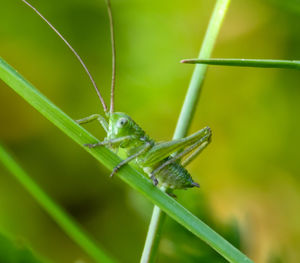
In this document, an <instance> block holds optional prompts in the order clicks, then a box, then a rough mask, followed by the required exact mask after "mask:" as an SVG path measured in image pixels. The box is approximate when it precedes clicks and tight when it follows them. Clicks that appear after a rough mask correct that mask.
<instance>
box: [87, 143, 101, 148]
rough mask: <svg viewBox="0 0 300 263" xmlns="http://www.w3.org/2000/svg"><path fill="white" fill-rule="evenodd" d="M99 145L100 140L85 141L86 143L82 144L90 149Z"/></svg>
mask: <svg viewBox="0 0 300 263" xmlns="http://www.w3.org/2000/svg"><path fill="white" fill-rule="evenodd" d="M100 145H102V143H101V142H98V143H86V144H84V146H86V147H89V148H90V149H92V148H95V147H97V146H100Z"/></svg>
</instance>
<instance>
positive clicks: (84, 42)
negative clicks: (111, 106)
mask: <svg viewBox="0 0 300 263" xmlns="http://www.w3.org/2000/svg"><path fill="white" fill-rule="evenodd" d="M214 2H215V1H207V0H201V1H200V0H198V1H196V0H185V1H179V0H173V1H160V0H143V1H140V0H126V1H125V0H112V5H113V13H114V19H115V33H116V49H117V90H116V102H115V103H116V109H117V110H118V111H123V112H126V113H128V114H129V115H131V116H132V118H133V119H134V120H136V122H137V123H139V124H140V126H141V127H143V128H144V130H145V131H146V132H147V133H148V134H149V135H150V136H151V137H152V138H155V139H156V140H158V141H161V140H168V139H170V138H171V137H172V134H173V131H174V128H175V125H176V121H177V117H178V114H179V112H180V109H181V105H182V102H183V99H184V95H185V92H186V89H187V86H188V83H189V79H190V76H191V73H192V71H193V66H192V65H182V64H180V63H179V61H180V60H181V59H183V58H194V57H196V56H197V54H198V50H199V48H200V44H201V42H202V38H203V35H204V33H205V29H206V27H207V24H208V20H209V17H210V14H211V12H212V8H213V5H214ZM31 3H32V4H34V5H35V6H36V7H37V8H38V9H39V10H40V11H41V12H42V13H43V14H44V15H45V16H46V17H47V18H48V19H49V20H50V21H51V22H52V23H53V24H54V25H55V26H56V27H57V28H58V29H59V30H60V31H61V33H62V34H63V35H64V36H65V37H66V38H67V39H68V40H69V41H70V42H71V43H72V45H73V47H74V48H75V49H76V50H77V51H78V52H79V54H80V55H81V56H82V57H83V58H84V60H85V61H86V64H87V65H88V67H89V69H90V71H91V73H92V74H93V76H94V77H95V79H96V82H97V83H98V85H99V87H100V89H101V92H103V94H104V96H105V99H106V101H108V99H109V87H110V78H111V77H110V75H111V50H110V38H109V26H108V17H107V13H106V6H105V3H104V1H100V0H84V1H83V0H59V1H58V0H52V1H37V0H32V1H31ZM0 25H1V26H0V39H1V41H0V50H1V54H0V55H1V56H2V57H3V58H4V59H5V60H6V61H7V62H8V63H9V64H11V65H12V66H13V67H15V68H16V69H17V70H18V71H19V72H20V73H21V74H22V75H23V76H24V77H25V78H27V79H28V80H29V81H30V82H32V83H33V84H34V85H35V86H36V87H37V88H38V89H39V90H40V91H41V92H42V93H43V94H45V95H46V96H47V97H48V98H50V99H51V100H52V101H53V102H54V103H55V104H56V105H58V106H59V107H60V108H61V109H62V110H64V111H65V112H66V113H67V114H68V115H70V116H71V117H72V118H74V119H78V118H82V117H85V116H88V115H90V114H92V113H96V112H100V113H101V112H102V110H101V105H100V102H99V101H98V100H97V97H96V94H95V92H94V90H93V89H92V87H91V84H90V83H89V81H88V78H87V77H86V75H85V73H84V71H83V69H82V68H81V67H80V65H79V63H78V62H77V60H76V59H75V58H74V56H73V55H72V54H71V52H70V51H69V50H68V48H67V47H66V46H65V45H64V44H63V42H62V41H61V40H60V39H59V38H58V37H57V36H56V35H55V34H54V33H53V32H52V31H51V30H50V29H49V28H48V27H47V25H46V24H45V23H44V22H43V21H42V20H41V19H40V18H39V17H38V16H37V15H36V14H35V13H33V11H32V10H30V9H29V8H28V7H27V6H25V5H24V4H23V3H22V2H21V1H20V0H2V1H1V8H0ZM213 57H226V58H274V59H299V58H300V3H299V1H298V0H286V1H280V0H251V1H250V0H243V1H237V0H233V1H232V3H231V6H230V8H229V12H228V15H227V17H226V19H225V21H224V25H223V27H222V30H221V32H220V36H219V38H218V41H217V44H216V46H215V50H214V52H213ZM299 84H300V74H299V71H296V70H280V69H250V68H226V67H213V66H211V67H209V70H208V74H207V79H206V81H205V85H204V88H203V92H202V96H201V99H200V103H199V106H198V108H197V112H196V114H195V118H194V121H193V125H192V127H191V129H190V133H191V132H194V131H196V130H198V129H200V128H202V127H204V126H206V125H209V126H210V127H211V128H212V131H213V141H212V143H211V145H210V146H209V148H208V149H207V150H206V151H205V152H203V154H202V155H201V156H200V157H199V158H198V159H197V160H196V161H194V162H193V163H192V164H191V165H190V167H189V170H190V172H191V174H192V175H193V177H194V179H195V181H197V182H199V183H200V185H201V188H200V189H199V190H198V189H192V190H189V191H177V195H178V200H179V202H181V203H182V204H183V205H185V206H186V207H187V208H189V209H190V210H191V211H192V212H193V213H195V214H196V215H198V216H199V217H200V218H201V219H203V220H204V221H205V222H207V223H208V224H209V225H210V226H212V227H213V228H214V229H216V230H217V231H218V232H220V233H221V234H222V235H224V236H225V237H227V238H228V239H230V240H231V242H233V243H234V244H235V245H236V246H238V247H239V248H240V249H242V250H243V251H244V252H246V253H247V254H248V255H249V256H250V257H251V258H252V259H254V260H255V262H291V263H296V262H299V261H300V191H299V190H300V177H299V176H300V161H299V149H300V138H299V133H300V124H299V116H300V89H299V88H300V85H299ZM86 127H87V128H88V129H89V130H90V131H91V132H92V133H94V134H95V135H97V136H98V137H99V138H103V137H104V136H105V134H104V132H103V131H102V128H101V127H100V126H99V125H98V124H97V123H94V124H89V125H88V126H86ZM0 140H1V141H2V142H3V143H5V145H6V147H7V148H8V149H9V150H10V152H12V153H13V155H14V156H15V158H16V159H17V160H18V162H19V163H20V164H21V165H22V167H23V168H24V169H25V170H26V171H27V172H28V173H29V174H30V175H31V177H32V178H33V179H34V180H35V181H36V182H37V183H38V184H39V185H40V186H41V187H42V188H43V189H44V190H45V191H46V192H47V193H48V194H49V195H50V196H51V197H52V198H53V199H54V200H55V201H57V203H59V204H60V205H61V206H62V207H63V208H64V209H65V210H67V211H68V212H69V213H70V214H71V215H72V216H73V217H74V218H75V219H76V220H77V222H79V223H80V225H81V226H82V227H83V228H84V229H85V230H86V231H87V232H88V233H89V234H90V236H92V237H93V238H94V239H95V240H97V242H98V243H99V244H101V246H102V247H104V248H105V249H106V250H107V251H108V252H109V253H110V254H111V255H113V256H114V257H115V258H116V259H118V260H119V261H120V262H138V261H139V257H140V255H141V252H142V248H143V244H144V240H145V235H146V231H147V227H148V223H149V220H150V215H151V210H152V205H151V203H149V202H148V201H147V200H145V199H144V198H143V197H142V196H141V195H140V194H138V193H137V192H135V191H134V190H132V189H131V188H129V187H128V186H127V185H125V184H124V183H123V182H122V181H120V180H119V179H118V178H117V177H115V178H114V179H110V178H109V176H108V175H109V171H108V170H106V169H105V168H103V167H102V166H101V165H100V164H99V163H98V162H97V161H95V160H94V159H93V158H91V156H90V155H89V154H87V153H86V152H85V151H84V150H83V149H82V148H81V147H79V146H78V145H76V144H74V143H73V142H72V141H71V140H70V139H69V138H68V137H66V135H65V134H63V133H62V132H61V131H59V130H58V129H57V128H56V127H54V126H53V125H52V124H51V123H50V122H49V121H47V120H46V119H45V118H44V117H42V116H41V115H40V114H39V113H38V112H37V111H35V110H34V109H33V108H32V107H31V106H29V105H28V104H27V103H26V102H24V101H23V100H22V99H21V98H20V97H19V96H18V95H17V94H15V93H14V92H13V91H12V90H11V89H10V88H8V87H7V86H6V85H5V84H4V83H3V82H0ZM0 233H1V234H4V235H5V236H7V237H9V238H10V239H11V240H14V241H15V242H17V243H18V244H19V245H20V243H22V244H26V246H29V247H31V248H32V250H33V251H35V253H36V254H37V255H39V256H40V257H41V258H45V259H48V260H50V262H57V263H65V262H76V261H77V262H79V261H78V260H82V262H94V261H93V260H92V259H91V258H89V257H88V255H86V254H85V253H84V252H83V251H82V250H81V249H80V248H79V247H78V246H77V245H76V244H75V243H73V242H72V241H71V240H70V239H69V238H68V237H67V236H66V234H65V233H64V232H63V231H62V230H61V229H60V228H59V227H58V226H57V225H56V223H55V222H54V221H53V220H52V219H51V218H50V217H49V216H48V215H47V214H46V213H45V212H44V211H43V210H42V209H41V208H40V207H39V205H38V204H37V202H36V201H35V200H34V199H33V198H32V197H31V196H30V195H29V194H28V193H27V192H26V191H25V190H24V189H23V188H22V187H21V186H20V185H19V183H18V182H17V181H16V180H15V179H14V177H13V176H12V175H11V174H10V173H9V172H8V171H7V170H6V169H5V168H4V167H3V166H2V165H0ZM159 262H224V261H223V259H222V258H221V257H219V256H218V255H217V254H216V253H215V252H214V251H213V250H212V249H210V248H209V247H208V246H206V245H205V244H204V243H203V242H202V241H199V240H198V239H197V238H195V237H194V236H193V235H192V234H190V233H189V232H187V231H186V230H184V229H183V228H182V227H181V226H179V225H178V224H177V223H175V222H173V221H172V220H170V219H168V220H167V221H166V224H165V228H164V232H163V237H162V242H161V246H160V257H159ZM3 263H4V262H3ZM5 263H6V262H5Z"/></svg>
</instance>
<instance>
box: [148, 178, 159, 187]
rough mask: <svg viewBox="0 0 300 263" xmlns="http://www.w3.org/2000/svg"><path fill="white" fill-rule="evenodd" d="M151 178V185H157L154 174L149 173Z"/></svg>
mask: <svg viewBox="0 0 300 263" xmlns="http://www.w3.org/2000/svg"><path fill="white" fill-rule="evenodd" d="M150 178H151V180H152V182H153V185H154V186H157V185H158V180H157V179H156V178H155V176H154V175H151V177H150Z"/></svg>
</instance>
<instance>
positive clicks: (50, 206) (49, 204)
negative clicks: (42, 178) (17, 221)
mask: <svg viewBox="0 0 300 263" xmlns="http://www.w3.org/2000/svg"><path fill="white" fill-rule="evenodd" d="M0 161H1V162H2V163H3V164H4V166H5V167H6V168H7V169H8V170H9V171H10V172H11V173H12V174H13V175H14V176H15V178H16V179H17V180H18V181H19V182H20V183H21V184H22V185H23V187H24V188H25V189H26V190H27V191H28V192H29V193H30V194H31V195H32V196H33V198H34V199H35V200H36V201H37V202H38V203H39V204H40V205H41V207H42V208H43V209H44V210H45V211H46V212H47V213H48V214H49V215H50V216H51V217H52V218H53V220H54V221H55V222H56V223H57V224H58V225H59V226H60V227H61V228H62V229H63V230H64V231H65V232H66V233H67V234H68V235H69V237H70V238H71V239H72V240H73V241H74V242H76V243H77V244H78V245H79V246H80V247H81V248H82V249H83V250H84V251H85V252H86V253H87V254H89V255H90V256H91V257H92V258H94V259H95V260H96V261H97V262H103V263H113V262H115V261H114V260H112V259H111V258H110V257H109V256H108V255H107V254H106V252H104V250H103V249H100V248H99V247H98V246H97V245H95V243H94V242H93V241H92V240H91V239H90V238H89V237H88V236H87V234H86V233H84V231H82V230H81V229H80V227H79V226H78V225H77V224H76V223H75V222H74V220H73V219H72V218H71V217H69V216H68V215H67V214H66V213H65V212H64V211H63V210H62V209H61V208H60V207H59V206H58V205H57V204H56V203H55V202H54V201H53V200H52V199H51V198H50V197H49V196H48V195H47V194H46V193H45V192H44V191H43V190H42V189H41V188H40V187H39V186H38V185H37V184H36V183H35V182H34V181H33V180H32V179H31V178H30V176H29V175H28V174H27V173H26V172H25V171H24V170H23V169H22V168H21V167H20V166H19V165H18V163H17V162H16V161H15V160H14V159H13V158H12V157H11V155H10V154H9V153H8V152H7V151H6V150H5V149H4V147H3V146H2V145H1V144H0Z"/></svg>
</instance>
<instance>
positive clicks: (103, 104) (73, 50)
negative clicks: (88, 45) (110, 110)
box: [22, 0, 107, 112]
mask: <svg viewBox="0 0 300 263" xmlns="http://www.w3.org/2000/svg"><path fill="white" fill-rule="evenodd" d="M22 1H23V2H24V3H25V4H26V5H28V6H29V7H30V8H31V9H32V10H33V11H35V12H36V13H37V14H38V16H39V17H41V18H42V19H43V20H44V21H45V22H46V23H47V24H48V25H49V26H50V27H51V29H52V30H53V31H54V32H55V33H56V34H57V35H58V36H59V37H60V38H61V39H62V40H63V41H64V42H65V44H66V45H67V46H68V47H69V49H70V50H71V51H72V52H73V54H74V55H75V56H76V58H77V59H78V61H79V62H80V64H81V65H82V67H83V68H84V70H85V72H86V73H87V74H88V76H89V78H90V80H91V82H92V84H93V86H94V88H95V90H96V92H97V95H98V97H99V99H100V101H101V104H102V106H103V110H104V112H107V106H106V104H105V102H104V99H103V97H102V96H101V93H100V91H99V89H98V88H97V85H96V82H95V81H94V79H93V77H92V75H91V73H90V72H89V70H88V68H87V66H86V65H85V64H84V62H83V60H82V59H81V57H80V56H79V55H78V53H77V52H76V51H75V49H74V48H73V47H72V46H71V45H70V44H69V42H68V41H67V40H66V39H65V38H64V37H63V36H62V34H61V33H59V32H58V30H57V29H56V28H55V27H54V26H53V25H52V24H51V23H50V22H49V21H48V20H47V19H46V18H45V17H44V16H43V15H42V14H41V13H40V12H39V11H38V10H37V9H36V8H35V7H34V6H32V5H31V4H29V3H28V2H27V1H26V0H22Z"/></svg>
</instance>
